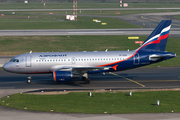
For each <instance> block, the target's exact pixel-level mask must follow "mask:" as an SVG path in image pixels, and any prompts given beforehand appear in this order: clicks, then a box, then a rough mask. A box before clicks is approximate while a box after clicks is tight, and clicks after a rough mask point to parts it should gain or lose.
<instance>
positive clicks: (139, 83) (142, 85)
mask: <svg viewBox="0 0 180 120" xmlns="http://www.w3.org/2000/svg"><path fill="white" fill-rule="evenodd" d="M111 74H112V75H115V76H118V77H122V78H124V79H126V80H128V81H130V82H133V83H136V84H138V85H140V86H142V87H145V85H143V84H141V83H138V82H136V81H134V80H131V79H129V78H126V77H124V76H121V75H118V74H115V73H111Z"/></svg>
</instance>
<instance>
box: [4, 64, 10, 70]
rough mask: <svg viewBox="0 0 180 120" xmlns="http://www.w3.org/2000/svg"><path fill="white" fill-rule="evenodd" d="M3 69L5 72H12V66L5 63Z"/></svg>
mask: <svg viewBox="0 0 180 120" xmlns="http://www.w3.org/2000/svg"><path fill="white" fill-rule="evenodd" d="M3 69H4V70H5V71H8V72H10V69H11V66H10V65H9V64H8V63H5V64H4V65H3Z"/></svg>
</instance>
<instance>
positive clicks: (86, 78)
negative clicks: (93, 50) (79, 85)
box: [82, 73, 91, 84]
mask: <svg viewBox="0 0 180 120" xmlns="http://www.w3.org/2000/svg"><path fill="white" fill-rule="evenodd" d="M82 79H83V81H84V83H85V84H89V83H90V82H91V81H90V79H89V78H88V74H87V73H84V75H83V76H82Z"/></svg>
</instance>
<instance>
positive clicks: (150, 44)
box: [137, 20, 172, 51]
mask: <svg viewBox="0 0 180 120" xmlns="http://www.w3.org/2000/svg"><path fill="white" fill-rule="evenodd" d="M171 22H172V21H171V20H162V21H161V22H160V23H159V25H158V26H157V27H156V28H155V29H154V31H153V32H152V33H151V34H150V35H149V37H148V38H147V39H146V41H144V43H143V44H142V46H141V47H139V48H138V49H137V51H144V50H149V51H165V49H166V43H167V39H168V36H169V31H170V28H171Z"/></svg>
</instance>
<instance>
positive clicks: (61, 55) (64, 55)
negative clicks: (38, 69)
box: [39, 54, 67, 57]
mask: <svg viewBox="0 0 180 120" xmlns="http://www.w3.org/2000/svg"><path fill="white" fill-rule="evenodd" d="M66 56H67V54H60V55H39V57H66Z"/></svg>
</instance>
